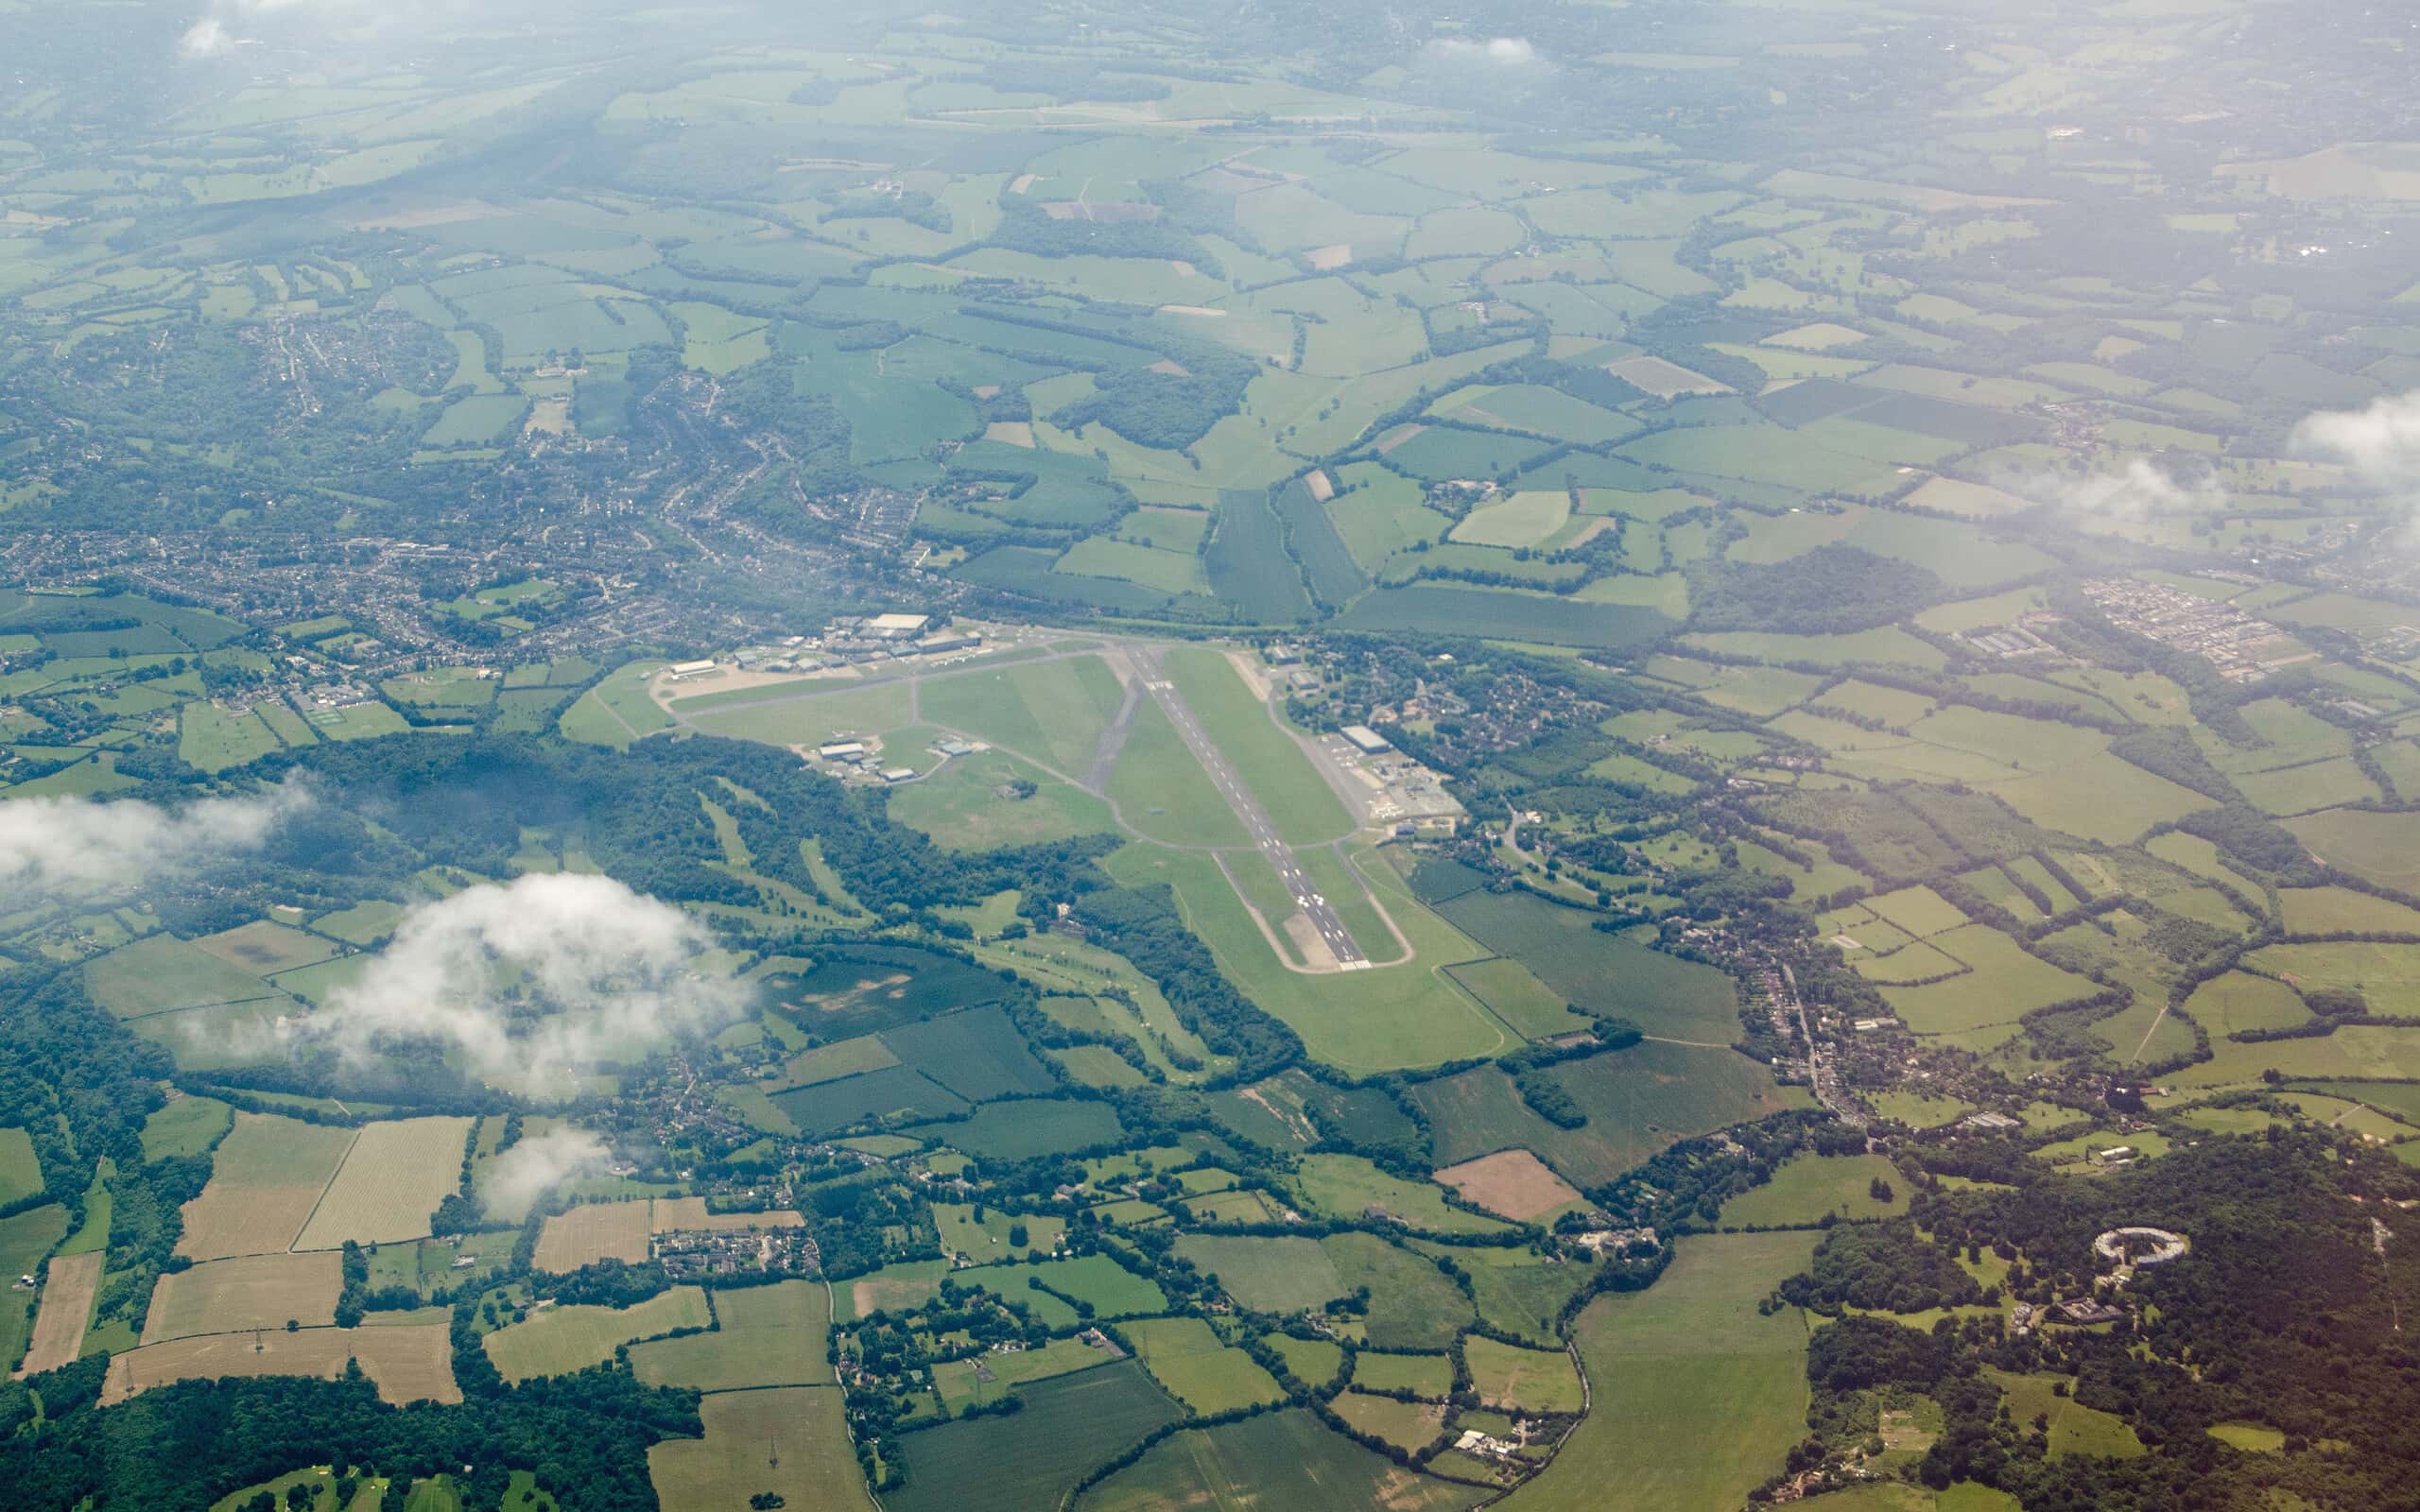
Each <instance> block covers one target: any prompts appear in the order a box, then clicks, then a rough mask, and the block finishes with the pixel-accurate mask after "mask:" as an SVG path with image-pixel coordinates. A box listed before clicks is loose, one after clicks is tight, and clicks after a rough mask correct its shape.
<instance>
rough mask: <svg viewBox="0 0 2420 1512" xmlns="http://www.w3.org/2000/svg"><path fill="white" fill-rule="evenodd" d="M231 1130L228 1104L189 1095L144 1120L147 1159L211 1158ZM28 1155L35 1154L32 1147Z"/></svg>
mask: <svg viewBox="0 0 2420 1512" xmlns="http://www.w3.org/2000/svg"><path fill="white" fill-rule="evenodd" d="M230 1127H234V1110H233V1108H228V1103H220V1101H217V1098H203V1096H191V1093H186V1096H179V1098H174V1101H169V1103H167V1106H164V1108H160V1110H157V1113H152V1115H150V1118H146V1120H143V1159H146V1161H160V1159H169V1157H179V1154H208V1149H211V1146H213V1144H216V1142H217V1140H220V1137H223V1135H225V1132H228V1130H230ZM0 1140H5V1135H0ZM26 1154H31V1144H29V1146H26Z"/></svg>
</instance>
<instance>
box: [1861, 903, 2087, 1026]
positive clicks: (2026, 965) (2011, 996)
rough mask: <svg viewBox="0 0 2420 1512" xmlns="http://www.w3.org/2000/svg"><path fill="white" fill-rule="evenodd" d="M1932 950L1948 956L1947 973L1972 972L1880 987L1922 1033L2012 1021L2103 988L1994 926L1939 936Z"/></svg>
mask: <svg viewBox="0 0 2420 1512" xmlns="http://www.w3.org/2000/svg"><path fill="white" fill-rule="evenodd" d="M1928 948H1930V949H1932V950H1934V951H1936V952H1938V953H1939V954H1942V955H1944V956H1945V957H1946V958H1947V964H1946V965H1945V966H1944V967H1943V968H1942V970H1944V971H1956V969H1957V968H1958V967H1964V968H1966V973H1961V974H1958V975H1954V976H1952V977H1951V978H1950V979H1949V980H1947V981H1945V982H1940V983H1936V984H1933V985H1930V986H1924V987H1889V986H1885V987H1883V988H1880V990H1881V993H1882V997H1883V1000H1884V1001H1885V1002H1887V1003H1889V1004H1890V1005H1892V1007H1893V1008H1894V1009H1896V1010H1898V1013H1899V1015H1900V1016H1901V1017H1902V1018H1904V1019H1906V1020H1907V1021H1908V1026H1909V1027H1910V1028H1911V1029H1913V1030H1915V1032H1916V1033H1918V1034H1951V1033H1956V1032H1959V1031H1962V1030H1967V1029H1979V1028H1982V1027H1984V1026H1985V1025H1988V1024H2004V1023H2011V1022H2014V1021H2015V1020H2016V1019H2018V1018H2019V1017H2021V1016H2023V1015H2024V1014H2027V1013H2030V1012H2031V1011H2032V1010H2033V1009H2035V1008H2040V1007H2048V1005H2051V1004H2053V1003H2064V1002H2066V1001H2067V1000H2069V999H2072V998H2082V997H2090V996H2091V995H2092V994H2093V993H2094V992H2096V991H2098V990H2099V988H2098V986H2097V985H2096V984H2094V983H2093V982H2091V981H2090V980H2089V979H2087V978H2084V977H2080V976H2076V975H2074V974H2072V973H2070V972H2067V971H2061V970H2060V969H2059V968H2057V967H2055V966H2052V965H2051V964H2050V963H2049V962H2048V961H2045V960H2042V959H2040V958H2038V957H2036V956H2033V955H2030V954H2026V953H2025V952H2024V951H2023V950H2022V949H2020V948H2019V947H2018V946H2017V943H2016V942H2015V941H2014V940H2013V939H2011V938H2009V937H2008V936H2006V935H2003V934H2001V933H2000V932H1999V931H1998V930H1996V929H1993V928H1991V927H1989V926H1988V925H1983V924H1968V925H1966V926H1964V927H1963V928H1960V929H1953V930H1950V931H1949V932H1948V933H1946V934H1944V935H1940V936H1935V937H1934V938H1933V939H1932V940H1931V941H1930V942H1929V945H1928ZM1968 973H1971V974H1968ZM1923 974H1924V975H1927V976H1929V975H1933V974H1936V973H1935V972H1933V971H1924V972H1923Z"/></svg>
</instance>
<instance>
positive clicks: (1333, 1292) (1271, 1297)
mask: <svg viewBox="0 0 2420 1512" xmlns="http://www.w3.org/2000/svg"><path fill="white" fill-rule="evenodd" d="M1176 1252H1177V1253H1178V1254H1180V1255H1182V1256H1184V1258H1185V1259H1186V1260H1189V1261H1191V1262H1193V1263H1194V1265H1195V1266H1196V1267H1197V1268H1199V1269H1200V1270H1201V1272H1202V1274H1204V1275H1206V1276H1212V1277H1215V1278H1217V1279H1218V1281H1219V1285H1220V1286H1222V1287H1224V1288H1225V1289H1226V1291H1227V1293H1228V1295H1230V1296H1232V1297H1234V1298H1235V1299H1236V1305H1238V1306H1240V1307H1248V1308H1251V1309H1253V1311H1255V1312H1262V1313H1299V1312H1302V1311H1304V1310H1305V1309H1308V1308H1316V1307H1318V1306H1320V1305H1321V1304H1322V1303H1324V1302H1329V1301H1333V1300H1334V1299H1335V1298H1337V1297H1342V1296H1343V1295H1344V1294H1345V1293H1346V1292H1347V1291H1349V1290H1351V1288H1350V1287H1349V1286H1347V1285H1346V1284H1345V1282H1344V1280H1343V1278H1342V1276H1341V1275H1340V1273H1339V1272H1338V1270H1337V1268H1336V1265H1335V1263H1334V1262H1333V1261H1332V1260H1330V1259H1329V1257H1328V1255H1327V1253H1326V1252H1325V1251H1324V1250H1323V1249H1322V1248H1321V1247H1320V1244H1319V1242H1318V1241H1317V1240H1313V1239H1292V1238H1277V1239H1248V1238H1243V1237H1240V1236H1232V1235H1226V1234H1187V1235H1185V1236H1184V1238H1182V1239H1179V1240H1178V1241H1177V1246H1176Z"/></svg>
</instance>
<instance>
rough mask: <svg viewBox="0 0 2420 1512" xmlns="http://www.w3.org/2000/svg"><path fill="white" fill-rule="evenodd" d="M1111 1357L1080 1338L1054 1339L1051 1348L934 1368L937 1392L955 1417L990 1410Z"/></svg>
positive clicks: (950, 1362)
mask: <svg viewBox="0 0 2420 1512" xmlns="http://www.w3.org/2000/svg"><path fill="white" fill-rule="evenodd" d="M1109 1358H1110V1357H1109V1355H1108V1354H1107V1353H1106V1352H1104V1351H1103V1350H1102V1349H1099V1348H1098V1347H1097V1346H1095V1345H1092V1344H1088V1343H1086V1342H1085V1341H1084V1340H1082V1339H1080V1338H1072V1339H1052V1340H1051V1341H1050V1342H1049V1343H1047V1344H1041V1345H1028V1346H1027V1347H1026V1348H1025V1349H1013V1350H1010V1351H1007V1352H1005V1353H992V1354H987V1355H984V1356H982V1357H981V1358H979V1359H974V1360H946V1361H943V1362H942V1363H941V1364H939V1365H936V1366H933V1390H934V1391H935V1392H936V1393H938V1394H939V1395H940V1397H941V1399H942V1406H943V1407H944V1408H946V1409H947V1410H949V1411H950V1412H953V1413H958V1412H963V1411H965V1410H966V1408H968V1407H969V1406H989V1405H991V1404H992V1403H993V1402H995V1401H998V1400H1001V1399H1003V1398H1005V1397H1012V1396H1014V1395H1016V1394H1017V1392H1018V1390H1019V1389H1020V1388H1022V1387H1024V1386H1026V1385H1027V1384H1029V1383H1032V1382H1036V1381H1047V1380H1049V1379H1051V1378H1052V1377H1054V1376H1063V1375H1070V1374H1073V1373H1074V1372H1076V1371H1078V1370H1089V1369H1091V1368H1092V1367H1093V1366H1098V1365H1105V1364H1107V1363H1108V1362H1109Z"/></svg>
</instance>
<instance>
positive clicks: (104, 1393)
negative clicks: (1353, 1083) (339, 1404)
mask: <svg viewBox="0 0 2420 1512" xmlns="http://www.w3.org/2000/svg"><path fill="white" fill-rule="evenodd" d="M448 1332H449V1331H448V1330H447V1328H446V1326H445V1325H444V1324H442V1323H428V1324H408V1325H402V1326H387V1327H378V1328H357V1329H303V1330H301V1331H300V1332H293V1333H288V1332H285V1330H284V1329H283V1328H279V1329H276V1330H272V1331H266V1332H259V1333H216V1334H206V1335H203V1336H201V1337H199V1338H190V1339H171V1340H169V1341H168V1342H167V1343H165V1344H147V1345H145V1346H143V1347H142V1348H141V1349H130V1350H128V1351H126V1352H125V1353H123V1354H118V1355H113V1356H112V1357H111V1359H110V1368H109V1376H108V1379H107V1380H106V1382H105V1383H103V1384H102V1387H101V1404H102V1405H103V1406H105V1407H106V1406H111V1405H113V1404H115V1403H117V1402H121V1401H124V1400H126V1399H127V1398H129V1397H131V1396H133V1395H134V1394H136V1393H137V1392H141V1391H148V1390H149V1389H151V1388H152V1387H153V1386H164V1385H167V1384H169V1383H173V1382H178V1381H191V1380H210V1379H212V1378H214V1377H217V1376H320V1377H323V1378H325V1379H328V1380H334V1379H336V1378H337V1377H338V1376H341V1375H342V1374H344V1369H345V1365H346V1363H347V1362H348V1361H354V1360H357V1361H359V1362H360V1363H361V1368H362V1371H363V1373H364V1374H366V1375H368V1376H369V1377H370V1379H371V1381H372V1382H373V1383H375V1384H376V1385H377V1387H378V1395H379V1398H380V1400H385V1401H389V1402H393V1403H395V1404H396V1405H398V1406H400V1405H402V1404H404V1403H406V1402H410V1401H422V1400H428V1401H445V1402H450V1401H459V1400H462V1393H461V1390H460V1388H459V1387H458V1386H457V1385H455V1383H454V1355H453V1347H452V1345H451V1343H450V1342H449V1341H448V1337H447V1335H448Z"/></svg>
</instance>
